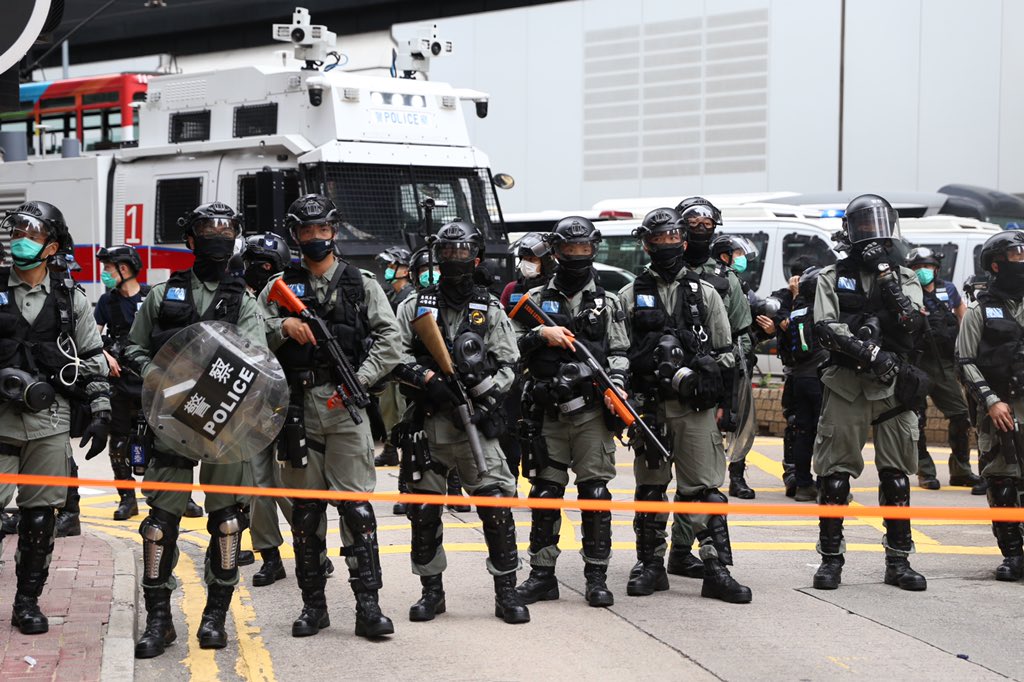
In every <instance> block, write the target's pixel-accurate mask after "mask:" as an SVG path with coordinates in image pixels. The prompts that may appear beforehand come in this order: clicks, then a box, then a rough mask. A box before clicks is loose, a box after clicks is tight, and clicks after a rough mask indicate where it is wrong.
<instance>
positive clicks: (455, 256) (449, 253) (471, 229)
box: [431, 220, 484, 263]
mask: <svg viewBox="0 0 1024 682" xmlns="http://www.w3.org/2000/svg"><path fill="white" fill-rule="evenodd" d="M431 248H432V249H433V252H434V258H435V260H437V262H439V263H444V262H446V261H448V262H451V261H469V262H472V261H474V260H475V259H477V258H479V257H480V255H481V253H482V252H483V249H484V236H483V235H482V234H481V233H480V230H479V229H478V228H477V226H476V225H474V224H472V223H467V222H466V221H464V220H457V221H455V222H451V223H447V224H446V225H444V226H443V227H441V229H440V230H438V231H437V234H436V235H435V236H434V238H433V239H432V240H431Z"/></svg>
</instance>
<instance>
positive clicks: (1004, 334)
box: [974, 289, 1024, 400]
mask: <svg viewBox="0 0 1024 682" xmlns="http://www.w3.org/2000/svg"><path fill="white" fill-rule="evenodd" d="M978 308H979V310H981V319H982V325H983V326H982V329H981V339H980V340H979V341H978V350H977V352H976V354H975V358H974V364H975V365H977V367H978V369H979V370H980V371H981V373H982V374H983V375H984V376H985V381H987V382H988V384H989V386H991V387H992V390H993V391H995V393H996V395H998V396H999V398H1000V399H1001V400H1007V399H1009V398H1010V384H1011V380H1012V379H1013V375H1014V371H1013V370H1014V369H1015V368H1016V369H1024V368H1021V367H1020V365H1021V363H1020V362H1019V361H1017V359H1016V358H1015V357H1014V356H1015V355H1016V354H1017V353H1018V352H1020V351H1021V350H1022V347H1021V339H1022V338H1024V329H1022V328H1021V326H1020V324H1018V323H1017V320H1016V319H1014V317H1013V314H1012V313H1011V312H1010V309H1009V308H1008V307H1007V306H1006V305H1005V303H1004V301H1003V299H1002V298H1000V297H999V296H998V295H997V294H996V293H994V292H993V291H992V290H991V289H989V290H988V291H987V292H984V293H980V294H978ZM1022 380H1024V377H1017V378H1016V381H1015V382H1014V383H1016V384H1018V385H1021V384H1022V383H1024V381H1022Z"/></svg>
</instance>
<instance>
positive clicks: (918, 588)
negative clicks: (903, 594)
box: [885, 556, 928, 592]
mask: <svg viewBox="0 0 1024 682" xmlns="http://www.w3.org/2000/svg"><path fill="white" fill-rule="evenodd" d="M885 584H886V585H895V586H896V587H899V588H900V589H901V590H909V591H911V592H923V591H924V590H926V589H928V581H927V580H925V577H924V576H923V575H921V574H920V573H918V572H917V571H915V570H914V569H912V568H911V567H910V561H909V560H908V559H907V557H905V556H886V557H885Z"/></svg>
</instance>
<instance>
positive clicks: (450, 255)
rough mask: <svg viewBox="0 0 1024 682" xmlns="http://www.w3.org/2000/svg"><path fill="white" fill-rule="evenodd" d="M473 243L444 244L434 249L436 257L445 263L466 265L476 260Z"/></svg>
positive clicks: (475, 249) (475, 250)
mask: <svg viewBox="0 0 1024 682" xmlns="http://www.w3.org/2000/svg"><path fill="white" fill-rule="evenodd" d="M476 255H477V247H476V244H474V243H473V242H442V243H440V244H438V245H437V246H435V247H434V256H435V257H436V258H437V260H438V261H440V262H443V263H466V262H468V261H471V260H473V259H475V258H476Z"/></svg>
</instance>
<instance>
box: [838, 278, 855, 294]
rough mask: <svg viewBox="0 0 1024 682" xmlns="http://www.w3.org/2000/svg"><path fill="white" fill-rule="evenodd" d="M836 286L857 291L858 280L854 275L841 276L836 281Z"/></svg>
mask: <svg viewBox="0 0 1024 682" xmlns="http://www.w3.org/2000/svg"><path fill="white" fill-rule="evenodd" d="M836 287H837V288H839V289H845V290H846V291H856V290H857V280H855V279H854V278H853V277H840V278H839V280H838V281H837V282H836Z"/></svg>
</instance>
